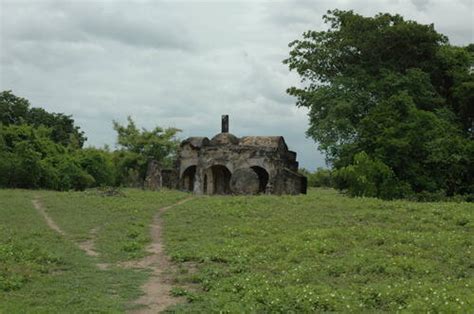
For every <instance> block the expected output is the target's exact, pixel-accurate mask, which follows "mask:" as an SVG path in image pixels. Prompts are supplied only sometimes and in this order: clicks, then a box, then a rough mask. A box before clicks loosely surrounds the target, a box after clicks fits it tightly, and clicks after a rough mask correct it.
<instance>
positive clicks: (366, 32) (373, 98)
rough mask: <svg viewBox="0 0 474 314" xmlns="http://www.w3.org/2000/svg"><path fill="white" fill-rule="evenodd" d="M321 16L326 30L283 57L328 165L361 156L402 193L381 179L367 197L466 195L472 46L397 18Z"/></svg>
mask: <svg viewBox="0 0 474 314" xmlns="http://www.w3.org/2000/svg"><path fill="white" fill-rule="evenodd" d="M323 19H324V21H325V23H327V24H328V30H325V31H307V32H305V33H303V38H302V39H298V40H295V41H293V42H291V43H290V45H289V46H290V48H291V50H290V54H289V57H288V58H287V59H286V60H284V61H283V62H284V63H285V64H287V65H288V66H289V68H290V70H294V71H296V72H297V73H298V74H299V75H300V77H301V81H302V86H301V87H290V88H289V89H288V93H289V94H290V95H292V96H295V97H296V98H297V102H296V104H297V106H302V107H307V108H309V113H308V115H309V119H310V128H309V129H308V131H307V135H308V136H310V137H312V138H313V139H314V140H315V141H317V142H318V143H319V145H320V149H322V150H323V151H324V152H325V153H326V155H327V158H328V162H329V163H330V164H332V165H333V166H334V167H335V168H336V169H343V168H345V167H349V166H353V167H355V166H356V163H359V164H361V160H362V159H361V158H362V157H361V156H359V157H358V159H357V158H356V155H357V154H360V153H362V152H363V153H364V154H365V155H364V157H363V158H365V159H364V160H367V161H370V162H372V165H373V166H374V167H375V168H376V169H382V168H384V167H383V166H382V165H381V163H382V164H383V165H384V166H386V167H388V171H392V172H393V173H394V175H393V177H392V176H391V175H390V176H388V177H390V180H392V181H393V180H395V181H396V182H398V183H397V184H398V186H399V187H403V189H398V190H397V189H392V190H393V191H398V192H396V194H397V195H395V194H393V195H389V194H387V193H382V191H381V185H379V187H378V188H374V189H372V190H371V191H373V192H371V193H369V195H371V196H380V195H381V194H384V197H386V198H390V197H398V196H403V195H406V194H409V193H412V192H422V191H428V192H438V191H444V192H445V193H447V194H448V195H453V194H457V193H461V194H464V193H473V192H474V184H473V182H472V180H473V179H472V178H473V177H474V169H473V168H474V165H473V161H472V159H473V158H472V156H474V145H473V141H472V138H473V135H474V76H473V73H472V65H473V62H474V49H473V45H469V46H467V47H456V46H453V45H450V44H449V41H448V38H447V37H446V36H444V35H442V34H440V33H438V32H436V30H435V28H434V26H433V25H422V24H419V23H417V22H414V21H407V20H405V19H404V18H403V17H401V16H400V15H391V14H378V15H376V16H374V17H364V16H361V15H359V14H356V13H354V12H353V11H340V10H334V11H328V14H327V15H325V16H323ZM370 162H367V163H366V164H368V163H370ZM345 173H346V175H344V176H342V175H341V176H342V177H345V178H346V180H342V181H344V182H345V183H343V184H342V186H344V185H347V184H348V179H347V173H349V172H348V171H346V172H345ZM350 173H352V174H354V173H356V172H354V171H352V172H350ZM366 173H367V172H366ZM354 175H355V174H354ZM357 175H360V176H364V174H357ZM388 177H387V178H388ZM364 180H368V181H370V179H369V178H367V177H366V178H365V179H364ZM349 181H350V180H349ZM381 184H382V183H381ZM391 185H393V182H392V183H391ZM394 193H395V192H394ZM359 194H364V193H359Z"/></svg>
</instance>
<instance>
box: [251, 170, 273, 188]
mask: <svg viewBox="0 0 474 314" xmlns="http://www.w3.org/2000/svg"><path fill="white" fill-rule="evenodd" d="M251 168H252V170H253V171H255V173H256V174H257V175H258V181H259V182H260V186H259V189H258V192H259V193H265V190H266V188H267V184H268V178H269V175H268V172H267V170H265V169H264V168H262V167H259V166H253V167H251Z"/></svg>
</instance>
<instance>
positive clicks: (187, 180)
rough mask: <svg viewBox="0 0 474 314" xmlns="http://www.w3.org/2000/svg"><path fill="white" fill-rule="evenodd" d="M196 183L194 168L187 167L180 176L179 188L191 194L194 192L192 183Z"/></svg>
mask: <svg viewBox="0 0 474 314" xmlns="http://www.w3.org/2000/svg"><path fill="white" fill-rule="evenodd" d="M195 181H196V166H195V165H193V166H189V167H187V168H186V169H185V170H184V171H183V174H182V175H181V180H180V185H181V188H182V189H183V190H185V191H189V192H193V191H194V182H195Z"/></svg>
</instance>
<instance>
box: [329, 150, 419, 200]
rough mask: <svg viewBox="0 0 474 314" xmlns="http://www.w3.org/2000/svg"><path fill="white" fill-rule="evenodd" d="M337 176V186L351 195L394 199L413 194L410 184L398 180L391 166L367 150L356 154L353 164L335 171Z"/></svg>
mask: <svg viewBox="0 0 474 314" xmlns="http://www.w3.org/2000/svg"><path fill="white" fill-rule="evenodd" d="M335 177H336V182H337V186H338V187H339V188H343V189H344V188H345V189H347V191H348V193H349V195H351V196H365V197H381V198H384V199H392V198H400V197H404V196H407V195H409V194H411V190H410V187H409V185H408V184H404V185H403V184H401V183H400V182H398V180H397V178H396V177H395V174H394V172H393V170H392V169H391V168H390V167H388V166H387V165H386V164H384V163H383V162H382V161H380V160H373V159H371V158H370V157H369V156H368V155H367V154H366V153H365V152H361V153H358V154H356V155H355V156H354V162H353V164H351V165H348V166H346V167H343V168H341V169H338V170H337V171H335ZM403 187H404V188H403Z"/></svg>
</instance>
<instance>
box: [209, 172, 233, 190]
mask: <svg viewBox="0 0 474 314" xmlns="http://www.w3.org/2000/svg"><path fill="white" fill-rule="evenodd" d="M211 170H212V179H213V185H214V186H213V193H214V194H229V193H230V177H231V175H232V174H231V173H230V171H229V169H227V167H225V166H212V167H211Z"/></svg>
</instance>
